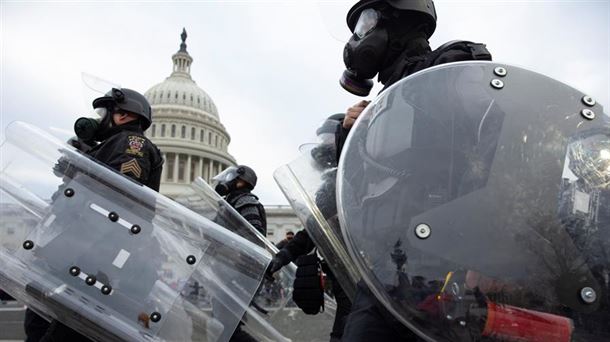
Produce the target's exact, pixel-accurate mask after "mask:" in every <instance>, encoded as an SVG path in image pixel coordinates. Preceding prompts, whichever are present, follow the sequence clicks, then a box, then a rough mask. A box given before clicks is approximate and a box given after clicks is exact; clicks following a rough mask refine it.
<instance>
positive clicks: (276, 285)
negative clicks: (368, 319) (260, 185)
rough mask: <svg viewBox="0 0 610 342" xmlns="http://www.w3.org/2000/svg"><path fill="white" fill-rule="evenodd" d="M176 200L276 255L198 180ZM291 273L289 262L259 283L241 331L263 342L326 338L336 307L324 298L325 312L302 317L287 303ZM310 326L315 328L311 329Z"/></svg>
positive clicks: (210, 188) (290, 296) (222, 200)
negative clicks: (269, 277)
mask: <svg viewBox="0 0 610 342" xmlns="http://www.w3.org/2000/svg"><path fill="white" fill-rule="evenodd" d="M176 201H177V202H179V203H180V204H182V205H184V206H185V207H187V208H190V209H191V210H193V211H195V212H197V213H199V214H200V215H202V216H204V217H206V218H208V219H210V220H211V221H213V222H215V223H217V224H219V225H221V226H223V227H224V228H226V229H228V230H230V231H232V232H234V233H235V234H237V235H239V236H242V237H244V238H246V239H247V240H249V241H251V242H252V243H255V244H257V245H259V246H261V247H262V248H265V249H266V250H267V251H268V252H269V253H270V254H272V255H275V254H276V253H277V252H278V249H277V248H276V247H275V245H274V244H273V243H272V242H271V241H269V240H268V239H267V238H266V237H265V236H263V235H262V234H261V233H260V232H259V231H258V230H256V229H255V228H254V227H253V226H252V225H251V224H250V223H249V222H248V221H247V220H246V219H244V218H243V217H242V216H241V215H240V214H239V213H238V212H237V211H236V210H235V209H234V208H233V207H231V205H229V203H227V202H226V201H225V200H224V199H223V198H222V197H220V195H218V194H217V193H216V191H214V189H213V188H212V187H211V186H210V185H209V184H207V183H206V182H205V180H203V179H202V178H197V179H196V180H195V181H194V182H193V183H192V184H191V191H190V192H188V193H186V194H184V195H183V196H179V197H177V198H176ZM295 273H296V266H295V265H294V264H293V263H290V264H288V265H286V266H285V267H283V268H282V269H281V270H280V271H278V272H277V273H276V274H274V276H273V279H267V278H265V279H264V280H263V283H262V284H261V287H260V288H259V289H258V292H257V293H256V295H255V296H254V298H253V300H252V303H251V306H250V308H249V309H248V312H247V313H246V315H245V317H244V320H243V323H244V326H243V329H244V330H245V331H246V332H248V333H250V334H251V335H253V336H255V337H256V338H258V339H260V340H265V341H281V340H289V341H324V340H326V339H328V334H329V333H330V330H331V326H332V320H333V316H334V313H335V310H336V304H335V302H334V300H333V299H332V298H330V297H328V295H327V296H326V297H325V307H326V310H325V312H323V313H320V314H318V315H316V316H309V315H304V314H303V313H302V312H301V310H300V309H299V308H298V307H296V306H295V305H294V303H292V300H291V298H292V286H293V283H294V279H295ZM313 326H315V327H317V329H315V330H312V329H311V327H313Z"/></svg>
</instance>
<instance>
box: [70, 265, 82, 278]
mask: <svg viewBox="0 0 610 342" xmlns="http://www.w3.org/2000/svg"><path fill="white" fill-rule="evenodd" d="M79 274H80V268H78V267H77V266H72V267H70V275H71V276H73V277H77V276H78V275H79Z"/></svg>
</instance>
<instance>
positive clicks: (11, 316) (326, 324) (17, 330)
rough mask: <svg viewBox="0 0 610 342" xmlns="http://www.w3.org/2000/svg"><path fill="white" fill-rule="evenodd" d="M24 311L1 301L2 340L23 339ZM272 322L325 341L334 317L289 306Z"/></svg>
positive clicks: (296, 336) (305, 341)
mask: <svg viewBox="0 0 610 342" xmlns="http://www.w3.org/2000/svg"><path fill="white" fill-rule="evenodd" d="M24 313H25V307H24V306H23V305H20V304H19V303H17V302H14V301H8V302H6V301H2V302H0V341H2V342H16V341H23V339H24V338H25V336H24V334H23V316H24ZM271 323H272V324H273V326H274V327H275V328H276V329H277V330H278V331H279V332H280V333H282V334H283V335H285V336H290V337H292V341H294V342H300V341H302V342H325V341H328V340H329V337H328V336H329V334H330V329H331V327H332V323H333V317H332V315H331V314H330V313H324V314H319V315H316V316H310V315H305V314H304V313H303V312H302V311H301V310H299V309H296V308H294V309H289V308H287V309H285V310H283V311H282V312H278V313H276V314H275V315H274V316H273V319H272V320H271ZM246 330H247V329H246Z"/></svg>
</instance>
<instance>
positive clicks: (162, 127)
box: [161, 124, 165, 137]
mask: <svg viewBox="0 0 610 342" xmlns="http://www.w3.org/2000/svg"><path fill="white" fill-rule="evenodd" d="M161 136H162V137H164V136H165V124H162V125H161Z"/></svg>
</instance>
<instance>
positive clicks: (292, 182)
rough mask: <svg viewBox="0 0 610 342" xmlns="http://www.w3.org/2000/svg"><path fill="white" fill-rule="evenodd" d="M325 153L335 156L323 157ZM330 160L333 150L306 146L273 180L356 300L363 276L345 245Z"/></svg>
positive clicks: (334, 271) (334, 173) (325, 258)
mask: <svg viewBox="0 0 610 342" xmlns="http://www.w3.org/2000/svg"><path fill="white" fill-rule="evenodd" d="M324 153H331V154H332V156H330V157H326V156H322V155H321V154H324ZM329 158H333V159H334V158H335V151H334V149H332V150H329V151H326V150H325V149H324V148H323V146H322V144H320V145H318V144H306V145H303V146H301V156H300V157H299V158H297V159H296V160H294V161H292V162H290V163H289V164H286V165H284V166H282V167H280V168H278V169H277V170H276V171H275V173H274V175H273V177H274V178H275V181H276V182H277V184H278V186H279V187H280V189H281V190H282V192H283V193H284V196H286V198H287V199H288V202H289V203H290V205H291V206H292V208H293V209H294V211H295V213H296V214H297V216H298V218H299V219H300V220H301V222H302V223H303V226H304V227H305V230H307V233H308V234H309V236H310V238H311V240H312V241H313V242H314V244H315V245H316V246H317V247H318V251H319V252H320V254H322V256H323V257H324V260H325V261H326V263H327V264H328V266H329V267H330V269H331V270H332V272H333V274H334V277H335V279H337V281H338V282H339V284H340V285H341V287H342V288H343V290H344V291H345V293H346V294H347V295H348V297H349V298H350V299H351V300H353V299H354V295H355V293H356V283H357V282H358V280H360V276H359V274H358V270H357V269H356V266H355V265H354V263H353V262H352V261H351V260H350V256H349V254H348V252H347V249H346V247H345V244H344V243H343V237H342V235H341V228H340V226H339V219H338V216H337V205H336V196H335V185H336V177H337V176H336V175H337V167H336V165H334V164H332V163H325V162H323V161H324V160H327V159H329ZM321 161H322V162H321Z"/></svg>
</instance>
